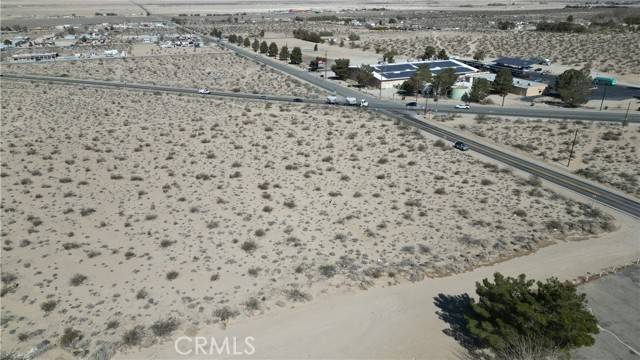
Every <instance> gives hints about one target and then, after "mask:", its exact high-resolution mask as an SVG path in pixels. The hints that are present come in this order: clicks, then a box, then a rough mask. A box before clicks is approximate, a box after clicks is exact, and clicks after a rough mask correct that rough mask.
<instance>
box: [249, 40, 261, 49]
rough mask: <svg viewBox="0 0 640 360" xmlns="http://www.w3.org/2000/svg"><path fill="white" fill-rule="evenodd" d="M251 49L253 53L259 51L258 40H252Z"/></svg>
mask: <svg viewBox="0 0 640 360" xmlns="http://www.w3.org/2000/svg"><path fill="white" fill-rule="evenodd" d="M251 48H252V49H253V51H255V52H258V49H260V42H259V41H258V39H254V40H253V44H251Z"/></svg>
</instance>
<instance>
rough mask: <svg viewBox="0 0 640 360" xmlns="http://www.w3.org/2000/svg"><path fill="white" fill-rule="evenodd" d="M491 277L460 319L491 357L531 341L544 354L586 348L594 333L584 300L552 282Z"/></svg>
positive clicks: (565, 285)
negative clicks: (492, 279) (543, 351)
mask: <svg viewBox="0 0 640 360" xmlns="http://www.w3.org/2000/svg"><path fill="white" fill-rule="evenodd" d="M534 283H535V282H534V281H533V280H527V279H526V277H525V275H524V274H522V275H520V276H519V277H517V278H512V277H504V276H503V275H501V274H500V273H495V274H494V282H493V283H492V282H491V281H489V280H488V279H484V280H483V281H482V283H476V294H477V295H478V300H477V301H474V300H472V302H471V306H470V308H469V309H468V311H467V313H466V314H465V318H466V320H467V322H468V325H467V326H468V330H469V332H470V333H471V335H472V336H474V337H475V338H476V339H477V340H479V341H480V342H481V343H482V344H483V345H485V346H487V347H489V348H490V349H492V350H493V351H494V352H500V351H503V350H505V349H507V348H509V347H510V346H513V345H514V344H517V343H518V342H519V341H521V339H523V338H532V339H537V340H538V341H540V342H541V343H542V345H543V346H545V347H547V348H559V349H562V350H570V349H574V348H577V347H580V346H585V345H587V346H588V345H592V344H593V343H594V342H595V340H594V338H593V336H592V335H593V334H597V333H598V326H597V320H596V318H595V317H594V316H593V315H592V314H591V313H590V312H589V311H588V309H587V306H586V305H587V301H586V296H585V295H584V294H578V293H577V291H576V287H575V286H574V285H572V284H571V283H569V282H560V281H558V279H556V278H550V279H547V280H546V281H545V282H540V281H538V282H537V283H535V285H536V286H535V287H534V286H533V285H534Z"/></svg>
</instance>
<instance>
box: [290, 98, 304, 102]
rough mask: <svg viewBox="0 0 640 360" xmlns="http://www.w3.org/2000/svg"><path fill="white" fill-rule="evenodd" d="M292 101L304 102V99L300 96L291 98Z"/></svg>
mask: <svg viewBox="0 0 640 360" xmlns="http://www.w3.org/2000/svg"><path fill="white" fill-rule="evenodd" d="M291 101H293V102H303V100H302V99H300V98H294V99H293V100H291Z"/></svg>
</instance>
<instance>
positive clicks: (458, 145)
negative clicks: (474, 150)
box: [453, 141, 469, 151]
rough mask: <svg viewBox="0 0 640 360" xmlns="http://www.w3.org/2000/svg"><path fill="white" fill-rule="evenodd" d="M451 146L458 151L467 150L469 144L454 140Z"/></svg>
mask: <svg viewBox="0 0 640 360" xmlns="http://www.w3.org/2000/svg"><path fill="white" fill-rule="evenodd" d="M453 147H454V148H456V149H458V150H460V151H467V150H469V145H467V144H465V143H463V142H462V141H456V142H455V143H453Z"/></svg>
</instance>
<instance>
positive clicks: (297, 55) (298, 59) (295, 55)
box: [289, 46, 302, 64]
mask: <svg viewBox="0 0 640 360" xmlns="http://www.w3.org/2000/svg"><path fill="white" fill-rule="evenodd" d="M289 60H291V63H292V64H302V50H300V48H299V47H297V46H296V47H294V48H293V50H291V55H290V56H289Z"/></svg>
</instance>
